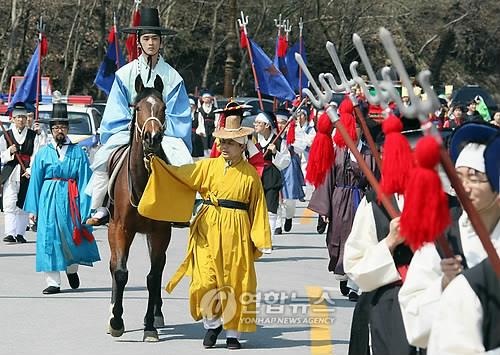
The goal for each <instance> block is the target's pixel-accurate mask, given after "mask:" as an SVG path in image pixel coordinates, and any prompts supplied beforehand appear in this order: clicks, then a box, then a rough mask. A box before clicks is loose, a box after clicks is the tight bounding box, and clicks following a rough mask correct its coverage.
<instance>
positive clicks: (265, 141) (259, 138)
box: [257, 132, 274, 148]
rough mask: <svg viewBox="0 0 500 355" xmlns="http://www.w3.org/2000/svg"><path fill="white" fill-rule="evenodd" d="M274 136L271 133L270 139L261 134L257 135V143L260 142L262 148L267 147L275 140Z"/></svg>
mask: <svg viewBox="0 0 500 355" xmlns="http://www.w3.org/2000/svg"><path fill="white" fill-rule="evenodd" d="M273 137H274V134H273V133H272V132H271V134H270V135H269V138H267V139H266V138H264V136H263V135H262V134H260V133H257V141H258V142H259V144H260V146H261V148H262V147H265V146H267V145H268V144H269V143H271V141H272V140H273Z"/></svg>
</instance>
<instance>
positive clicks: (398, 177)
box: [380, 114, 415, 195]
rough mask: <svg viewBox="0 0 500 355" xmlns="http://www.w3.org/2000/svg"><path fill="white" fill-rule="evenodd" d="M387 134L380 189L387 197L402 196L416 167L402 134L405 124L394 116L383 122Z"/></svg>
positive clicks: (408, 145)
mask: <svg viewBox="0 0 500 355" xmlns="http://www.w3.org/2000/svg"><path fill="white" fill-rule="evenodd" d="M382 129H383V131H384V134H385V143H384V156H383V164H382V179H381V180H380V188H381V190H382V192H384V193H385V194H387V195H391V194H394V193H397V194H400V195H402V194H403V193H404V191H405V187H406V182H407V181H408V176H409V174H410V170H411V169H412V168H413V167H414V166H415V162H414V159H413V156H412V153H411V147H410V144H409V143H408V140H407V139H406V138H405V137H404V136H403V135H402V134H401V131H402V130H403V123H402V122H401V120H400V119H399V118H397V117H396V116H394V115H392V114H391V115H389V117H387V118H386V119H385V120H384V121H383V122H382Z"/></svg>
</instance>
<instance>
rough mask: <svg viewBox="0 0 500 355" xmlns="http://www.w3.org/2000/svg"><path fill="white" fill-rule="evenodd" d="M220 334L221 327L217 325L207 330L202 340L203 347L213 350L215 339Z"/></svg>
mask: <svg viewBox="0 0 500 355" xmlns="http://www.w3.org/2000/svg"><path fill="white" fill-rule="evenodd" d="M220 332H222V325H219V326H218V327H217V328H215V329H208V330H207V333H206V334H205V338H203V346H204V347H205V348H213V347H214V346H215V343H217V337H218V336H219V334H220Z"/></svg>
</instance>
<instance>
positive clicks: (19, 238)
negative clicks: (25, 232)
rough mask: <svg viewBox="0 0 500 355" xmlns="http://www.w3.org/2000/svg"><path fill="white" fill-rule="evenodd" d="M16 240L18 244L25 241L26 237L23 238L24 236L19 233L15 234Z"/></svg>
mask: <svg viewBox="0 0 500 355" xmlns="http://www.w3.org/2000/svg"><path fill="white" fill-rule="evenodd" d="M16 242H17V243H19V244H23V243H26V239H24V236H22V235H21V234H18V235H16Z"/></svg>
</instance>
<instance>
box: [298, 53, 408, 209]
mask: <svg viewBox="0 0 500 355" xmlns="http://www.w3.org/2000/svg"><path fill="white" fill-rule="evenodd" d="M295 60H296V61H297V63H298V64H299V66H300V67H301V68H302V71H303V72H304V74H305V75H306V76H307V78H308V79H309V83H310V85H311V86H312V88H313V90H314V92H315V93H316V95H317V98H316V95H315V94H314V93H313V92H312V91H311V90H309V89H308V88H304V90H303V92H304V94H306V95H307V97H309V100H311V102H312V103H313V105H314V106H316V108H318V109H322V108H324V109H325V112H326V113H327V114H328V117H329V118H330V120H331V121H332V122H333V124H334V125H335V128H336V129H337V130H338V131H339V132H340V134H341V135H342V137H343V138H344V140H345V142H346V144H347V147H348V148H349V150H350V151H351V153H352V154H353V155H354V157H355V158H356V161H357V162H358V164H359V167H360V168H361V170H363V173H364V174H365V176H366V178H367V179H368V181H369V183H370V185H371V186H372V187H373V189H374V190H375V192H376V193H377V196H379V197H380V200H381V202H382V204H383V205H384V207H385V209H386V210H387V212H389V214H390V215H391V216H392V218H395V217H397V216H398V215H399V214H398V212H397V211H396V209H395V208H394V206H393V205H392V204H391V202H390V201H389V199H388V198H387V196H386V195H385V194H384V193H383V192H382V190H381V189H380V185H379V183H378V181H377V179H376V178H375V176H374V175H373V172H372V171H371V170H370V168H369V167H368V165H367V164H366V162H365V160H364V159H363V157H362V156H361V154H360V153H359V151H358V148H357V147H356V144H355V143H354V142H353V140H352V139H351V137H350V136H349V134H348V133H347V131H346V129H345V127H344V125H343V124H342V122H340V121H339V116H338V115H337V112H336V110H334V109H333V108H332V107H331V106H330V105H329V103H330V100H331V98H332V91H333V90H332V89H331V88H330V87H329V86H328V85H327V86H326V87H325V91H324V92H323V91H322V90H321V89H320V88H319V87H318V84H316V81H315V80H314V77H313V76H312V74H311V72H310V71H309V68H308V67H307V65H306V64H305V63H304V60H303V59H302V56H301V55H300V54H299V53H295Z"/></svg>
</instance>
